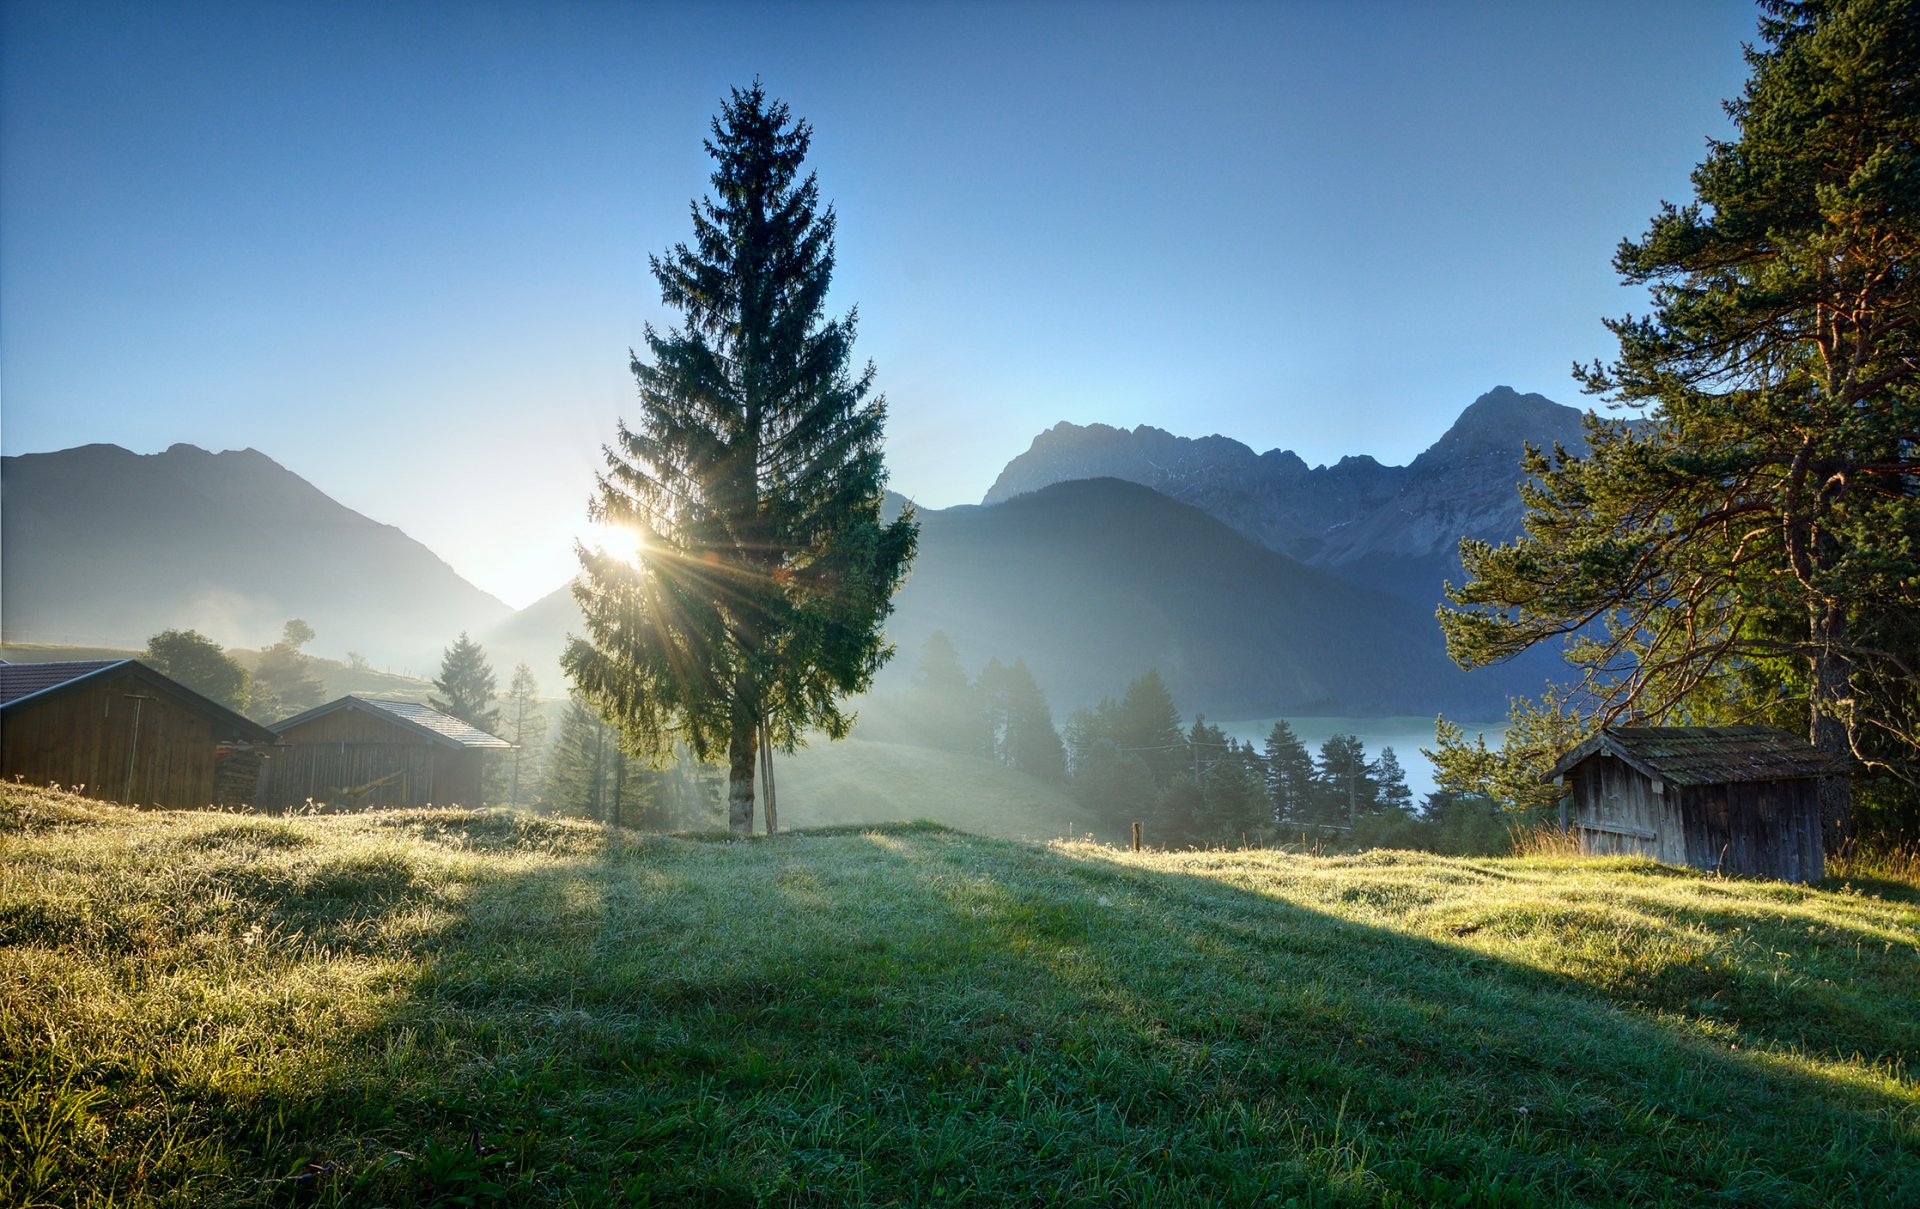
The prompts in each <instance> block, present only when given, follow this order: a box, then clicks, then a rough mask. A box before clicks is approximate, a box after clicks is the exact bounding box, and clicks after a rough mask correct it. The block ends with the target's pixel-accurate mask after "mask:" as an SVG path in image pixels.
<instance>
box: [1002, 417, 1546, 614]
mask: <svg viewBox="0 0 1920 1209" xmlns="http://www.w3.org/2000/svg"><path fill="white" fill-rule="evenodd" d="M1580 416H1581V413H1580V412H1579V411H1578V410H1576V409H1575V408H1571V407H1563V406H1561V405H1560V404H1558V403H1555V402H1553V401H1552V400H1550V399H1547V398H1545V397H1543V396H1541V395H1536V394H1526V395H1523V394H1520V393H1518V392H1516V391H1514V390H1513V389H1511V388H1510V387H1505V386H1498V387H1495V388H1494V389H1493V390H1490V391H1488V392H1487V393H1486V394H1484V395H1482V396H1480V398H1479V399H1477V400H1475V401H1474V402H1473V403H1472V404H1471V405H1470V406H1469V407H1467V409H1466V410H1465V411H1463V412H1462V413H1461V414H1460V417H1459V419H1457V420H1456V421H1454V423H1453V426H1452V427H1451V428H1449V429H1448V430H1447V432H1446V433H1445V434H1444V435H1443V436H1441V438H1440V439H1439V440H1438V441H1436V442H1434V443H1433V445H1432V446H1431V447H1429V448H1428V449H1427V450H1426V451H1425V452H1424V453H1422V454H1421V455H1420V456H1419V457H1417V458H1415V459H1414V460H1413V461H1412V462H1411V463H1410V464H1408V465H1406V466H1383V465H1381V464H1380V463H1379V462H1376V461H1374V460H1373V459H1372V458H1369V457H1348V458H1342V459H1341V460H1340V461H1339V462H1338V463H1336V464H1334V465H1332V466H1316V467H1311V468H1310V467H1308V466H1307V464H1306V463H1305V462H1304V461H1302V460H1301V459H1300V457H1299V456H1298V455H1296V454H1294V453H1292V452H1290V451H1287V450H1281V449H1273V450H1268V451H1267V452H1266V453H1262V454H1256V453H1254V452H1253V450H1251V449H1249V448H1248V447H1247V446H1245V445H1243V444H1241V443H1240V442H1238V441H1234V440H1230V439H1228V438H1226V437H1222V436H1209V437H1199V438H1187V437H1176V436H1173V435H1172V434H1170V433H1167V432H1165V431H1163V430H1161V429H1158V428H1149V427H1145V426H1142V427H1140V428H1135V429H1133V430H1132V431H1127V430H1125V429H1119V428H1111V427H1108V426H1106V425H1104V424H1093V425H1088V426H1086V427H1081V426H1079V425H1074V424H1058V425H1055V426H1054V427H1053V428H1050V429H1048V430H1047V431H1046V432H1043V433H1041V434H1040V435H1039V436H1038V437H1036V438H1034V442H1033V445H1032V447H1031V448H1029V449H1028V450H1027V451H1026V452H1025V453H1023V454H1021V455H1020V456H1019V457H1017V458H1015V459H1014V460H1013V461H1012V462H1010V463H1008V464H1007V467H1006V469H1005V470H1003V471H1002V472H1001V474H1000V477H999V479H998V480H997V481H995V483H994V484H993V486H992V488H990V489H989V490H988V492H987V494H986V497H985V500H984V502H985V503H988V504H995V503H1002V502H1005V501H1007V500H1010V499H1012V498H1014V497H1015V496H1017V495H1020V494H1022V493H1024V492H1029V491H1034V490H1037V489H1039V488H1041V487H1045V486H1047V485H1049V484H1052V483H1059V482H1066V481H1070V480H1073V479H1085V478H1093V477H1099V476H1107V477H1113V478H1121V479H1126V480H1128V481H1130V482H1135V483H1140V484H1143V485H1145V486H1148V487H1152V488H1153V489H1155V490H1156V491H1159V492H1161V493H1163V494H1165V495H1169V496H1171V497H1173V498H1174V499H1177V500H1180V501H1181V502H1183V503H1188V504H1192V505H1193V506H1194V507H1196V508H1199V509H1201V510H1202V511H1204V512H1206V513H1208V514H1209V515H1211V516H1213V517H1215V518H1217V519H1219V520H1221V521H1223V522H1225V523H1226V524H1228V525H1230V526H1232V527H1233V528H1235V529H1237V530H1239V531H1240V532H1241V533H1243V534H1245V535H1247V536H1248V537H1250V538H1252V539H1254V540H1255V541H1257V542H1259V543H1260V544H1262V545H1264V546H1267V547H1268V548H1270V549H1273V550H1277V551H1279V552H1281V553H1283V554H1287V555H1289V556H1291V557H1293V558H1297V559H1300V560H1301V561H1303V562H1307V563H1310V564H1312V565H1314V566H1317V567H1322V568H1324V569H1326V570H1329V571H1332V572H1333V573H1335V574H1336V575H1339V576H1340V577H1341V578H1343V579H1347V580H1350V581H1352V582H1355V583H1359V584H1364V585H1366V586H1369V587H1377V588H1381V589H1384V590H1386V591H1390V592H1393V593H1395V594H1396V595H1399V596H1401V597H1403V598H1405V599H1407V600H1409V601H1412V602H1414V603H1416V604H1420V605H1424V606H1426V607H1428V608H1431V607H1432V606H1433V605H1435V604H1437V603H1438V602H1439V600H1440V585H1441V583H1442V581H1443V580H1446V579H1454V580H1456V581H1457V580H1458V579H1459V578H1460V563H1459V558H1458V546H1459V542H1460V539H1461V538H1462V537H1474V538H1480V539H1483V540H1486V541H1494V542H1499V541H1505V540H1509V539H1511V538H1513V537H1514V536H1515V535H1516V534H1518V533H1519V531H1520V518H1521V515H1522V508H1521V505H1520V497H1519V495H1518V493H1517V492H1516V491H1515V490H1514V486H1515V484H1516V483H1517V481H1518V479H1519V469H1518V462H1519V458H1520V452H1521V447H1522V445H1524V444H1525V443H1527V442H1529V441H1531V442H1532V443H1534V444H1535V445H1539V446H1542V447H1548V446H1551V445H1552V444H1553V443H1554V442H1555V441H1558V442H1560V443H1562V444H1565V445H1567V446H1568V447H1570V448H1578V447H1579V446H1580V445H1581V443H1582V441H1583V434H1582V430H1581V426H1580Z"/></svg>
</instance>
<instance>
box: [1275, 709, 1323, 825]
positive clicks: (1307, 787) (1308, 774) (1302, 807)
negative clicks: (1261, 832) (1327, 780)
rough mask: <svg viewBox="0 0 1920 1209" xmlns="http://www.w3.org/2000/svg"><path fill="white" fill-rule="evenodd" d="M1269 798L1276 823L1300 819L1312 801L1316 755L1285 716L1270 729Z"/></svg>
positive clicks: (1301, 819)
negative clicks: (1311, 753)
mask: <svg viewBox="0 0 1920 1209" xmlns="http://www.w3.org/2000/svg"><path fill="white" fill-rule="evenodd" d="M1266 756H1267V760H1266V763H1267V800H1268V801H1269V802H1271V803H1272V805H1273V821H1274V822H1275V823H1301V822H1305V821H1306V819H1307V812H1308V810H1309V808H1310V804H1311V802H1312V801H1313V757H1312V756H1310V755H1308V754H1307V745H1306V744H1305V743H1302V742H1301V741H1300V736H1299V735H1296V734H1294V733H1293V727H1292V726H1290V725H1288V724H1287V721H1286V719H1284V718H1282V719H1281V720H1280V721H1278V722H1275V723H1274V724H1273V729H1272V730H1271V731H1269V732H1268V733H1267V750H1266Z"/></svg>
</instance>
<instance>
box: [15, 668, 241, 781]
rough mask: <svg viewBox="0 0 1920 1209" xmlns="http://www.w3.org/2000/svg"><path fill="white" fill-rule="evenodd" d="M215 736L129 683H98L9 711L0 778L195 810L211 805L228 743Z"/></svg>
mask: <svg viewBox="0 0 1920 1209" xmlns="http://www.w3.org/2000/svg"><path fill="white" fill-rule="evenodd" d="M217 729H218V728H217V727H216V725H215V723H214V721H213V719H211V718H209V717H208V716H207V715H206V714H203V713H201V712H199V711H197V710H194V709H191V708H189V707H187V706H185V705H183V704H181V703H179V702H177V701H175V700H173V699H172V698H170V697H166V696H162V695H161V694H159V693H156V692H155V691H154V689H153V687H152V686H151V685H148V684H146V683H144V682H142V681H141V680H140V679H139V678H137V677H135V676H131V675H120V676H109V677H104V678H98V679H95V680H93V681H89V682H88V683H86V684H82V685H77V686H75V687H73V688H71V689H68V690H66V691H64V692H60V693H55V694H50V695H49V696H48V697H47V698H46V699H45V700H44V701H28V702H24V703H22V704H20V705H17V706H15V707H14V708H12V709H10V710H8V711H7V715H6V720H5V722H4V723H0V775H4V776H6V777H7V778H8V779H9V780H11V779H14V778H16V777H17V778H19V779H21V780H23V781H25V782H26V783H27V784H29V785H48V784H54V785H60V786H63V787H65V788H68V789H75V790H78V791H80V792H84V793H86V794H87V795H88V796H89V797H96V798H102V799H105V800H106V801H110V802H124V803H126V804H129V805H140V806H161V807H166V808H169V809H195V808H198V807H202V806H207V805H210V804H211V803H213V802H214V801H215V800H216V795H215V793H214V772H215V756H214V748H215V746H216V744H217V743H218V742H219V741H221V740H223V739H226V738H229V737H230V736H227V735H222V734H217V733H216V730H217ZM82 786H84V787H85V788H84V789H81V788H80V787H82Z"/></svg>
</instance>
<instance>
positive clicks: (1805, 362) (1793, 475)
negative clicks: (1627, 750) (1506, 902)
mask: <svg viewBox="0 0 1920 1209" xmlns="http://www.w3.org/2000/svg"><path fill="white" fill-rule="evenodd" d="M1760 7H1761V10H1762V14H1763V15H1762V18H1761V21H1760V35H1761V37H1760V41H1759V43H1757V44H1756V45H1755V46H1754V47H1752V48H1750V49H1749V50H1748V54H1747V58H1748V63H1749V65H1750V68H1751V75H1750V77H1749V79H1748V81H1747V85H1746V88H1745V89H1744V91H1743V92H1742V94H1741V95H1740V96H1739V97H1738V98H1736V99H1735V100H1733V101H1730V102H1729V103H1728V104H1727V111H1728V113H1729V114H1730V116H1731V117H1732V118H1733V120H1734V123H1735V125H1736V127H1737V130H1738V136H1737V137H1736V138H1734V139H1733V140H1731V141H1727V142H1717V141H1716V142H1714V143H1712V144H1711V145H1710V150H1709V153H1708V155H1707V158H1706V159H1705V161H1704V162H1702V163H1701V164H1700V165H1699V167H1698V168H1696V169H1695V171H1694V173H1693V185H1694V192H1695V195H1696V200H1694V201H1693V202H1691V203H1689V204H1686V205H1684V206H1672V205H1665V206H1662V208H1661V209H1660V211H1659V213H1658V214H1656V215H1655V217H1654V219H1653V221H1652V223H1651V225H1650V226H1649V227H1648V229H1647V231H1646V233H1645V234H1644V235H1643V236H1641V237H1640V238H1639V239H1630V240H1627V241H1624V242H1623V243H1622V244H1621V245H1620V250H1619V253H1618V255H1617V256H1616V258H1615V265H1616V267H1617V268H1618V270H1619V272H1620V274H1621V276H1622V277H1623V278H1624V279H1625V281H1626V282H1628V283H1629V284H1634V285H1644V286H1646V287H1647V288H1648V289H1649V291H1650V293H1651V297H1652V305H1653V309H1652V311H1651V313H1650V314H1648V315H1645V316H1640V317H1634V316H1629V317H1627V318H1624V319H1620V320H1616V321H1613V322H1610V323H1609V324H1608V325H1607V326H1608V327H1609V329H1610V330H1611V331H1612V333H1613V335H1614V336H1615V337H1616V338H1617V340H1618V342H1619V354H1618V356H1617V357H1616V358H1615V359H1614V360H1613V361H1612V362H1611V363H1610V364H1606V365H1602V364H1600V363H1599V362H1595V363H1594V364H1593V365H1592V366H1590V367H1588V368H1585V369H1580V368H1579V367H1576V373H1578V374H1579V375H1580V376H1581V377H1582V378H1583V379H1584V381H1585V384H1586V386H1587V388H1588V389H1589V390H1591V391H1594V392H1596V393H1600V394H1603V395H1606V396H1608V397H1609V398H1611V399H1612V400H1614V401H1615V402H1616V403H1618V404H1620V405H1624V406H1627V407H1630V408H1635V409H1639V410H1640V411H1641V412H1642V416H1641V417H1640V422H1639V423H1637V424H1636V423H1629V422H1628V420H1626V419H1604V420H1603V419H1591V420H1590V421H1589V425H1588V436H1587V447H1586V449H1585V450H1584V451H1575V452H1573V453H1570V452H1568V451H1565V450H1555V451H1553V452H1552V453H1551V454H1548V453H1543V452H1539V451H1529V453H1528V455H1527V457H1526V459H1525V461H1524V463H1523V469H1524V470H1525V472H1526V474H1527V475H1528V476H1529V477H1530V480H1531V481H1530V482H1529V483H1528V484H1525V485H1524V486H1523V496H1524V498H1525V500H1526V503H1527V507H1528V515H1527V518H1526V532H1525V535H1524V536H1523V537H1521V538H1520V539H1519V540H1518V541H1517V542H1515V543H1513V544H1511V545H1507V546H1501V547H1498V548H1495V547H1490V546H1487V545H1484V544H1481V543H1475V542H1468V543H1465V544H1464V545H1463V546H1462V560H1463V562H1464V564H1465V568H1466V571H1467V575H1468V579H1469V582H1467V583H1466V585H1465V586H1464V587H1461V588H1457V589H1451V590H1450V596H1451V599H1452V601H1453V604H1454V606H1455V607H1454V608H1452V609H1450V610H1443V612H1442V617H1441V620H1442V624H1443V627H1444V628H1445V631H1446V636H1447V644H1448V648H1449V650H1450V652H1451V653H1452V654H1453V656H1454V658H1455V659H1456V660H1458V661H1459V662H1460V663H1462V664H1463V665H1465V666H1470V667H1471V666H1477V665H1481V664H1485V663H1490V662H1494V661H1497V660H1500V659H1504V658H1507V657H1509V656H1511V655H1513V654H1514V653H1516V652H1518V651H1520V650H1523V649H1525V648H1527V647H1530V646H1533V645H1535V644H1537V643H1540V642H1544V641H1549V640H1557V639H1560V638H1563V637H1564V638H1569V639H1570V642H1569V657H1570V659H1571V661H1572V662H1573V663H1574V665H1575V666H1576V667H1577V668H1578V669H1579V670H1580V672H1581V682H1580V684H1579V685H1578V686H1577V689H1578V691H1577V692H1576V693H1575V694H1574V695H1572V696H1570V697H1568V698H1565V699H1562V700H1559V701H1555V702H1550V703H1548V705H1547V707H1546V708H1545V709H1544V710H1543V711H1539V712H1537V713H1535V714H1531V715H1529V721H1530V723H1531V725H1529V726H1528V727H1526V728H1524V729H1522V730H1520V731H1519V732H1518V735H1517V736H1515V737H1512V738H1510V741H1509V743H1508V744H1507V747H1506V749H1505V751H1504V753H1503V755H1502V762H1504V763H1506V764H1520V765H1523V766H1524V767H1523V768H1521V769H1519V770H1517V771H1516V770H1500V771H1498V773H1497V774H1489V775H1488V778H1487V779H1488V783H1491V782H1492V781H1493V780H1498V779H1504V780H1505V781H1507V782H1508V783H1511V784H1520V783H1522V782H1524V781H1525V780H1526V779H1527V778H1528V777H1529V776H1537V774H1538V772H1539V771H1540V768H1541V767H1542V766H1543V765H1544V764H1545V763H1547V762H1549V761H1550V760H1551V759H1552V758H1553V756H1554V755H1555V754H1557V753H1555V752H1553V751H1550V750H1542V749H1541V745H1540V744H1537V743H1530V742H1529V741H1528V740H1529V739H1530V738H1532V737H1537V736H1542V735H1548V734H1553V733H1555V732H1556V730H1558V731H1561V732H1564V731H1567V730H1572V731H1575V732H1580V731H1590V730H1591V729H1593V728H1594V727H1596V726H1599V725H1602V724H1605V723H1608V722H1611V721H1615V720H1620V719H1628V720H1634V721H1638V722H1642V723H1660V722H1666V721H1682V722H1684V721H1707V722H1711V721H1722V720H1725V721H1750V720H1769V721H1776V722H1785V723H1788V724H1794V725H1797V728H1798V729H1799V730H1800V731H1801V732H1802V733H1804V734H1806V735H1807V736H1808V737H1809V738H1810V739H1811V740H1812V742H1813V743H1814V744H1815V745H1816V746H1817V747H1819V748H1820V749H1821V750H1822V751H1823V752H1825V753H1827V754H1828V755H1829V756H1831V757H1833V758H1834V759H1835V760H1836V761H1838V762H1840V763H1842V764H1843V765H1844V764H1852V765H1854V766H1855V767H1865V768H1867V769H1869V770H1874V771H1876V772H1878V773H1880V774H1882V775H1884V776H1887V777H1894V778H1901V779H1904V782H1905V784H1906V785H1907V787H1908V789H1907V790H1906V793H1905V796H1906V798H1907V800H1908V802H1909V803H1911V802H1912V800H1913V798H1914V796H1915V795H1914V792H1913V788H1912V787H1913V786H1915V785H1916V784H1920V621H1917V620H1916V618H1920V271H1916V265H1920V87H1916V85H1915V80H1916V77H1920V0H1808V2H1805V3H1798V2H1791V0H1762V3H1761V6H1760ZM1576 453H1577V454H1578V455H1579V456H1576ZM1523 712H1525V711H1523ZM1556 715H1558V716H1559V717H1560V718H1571V719H1573V722H1572V724H1571V725H1568V724H1567V723H1566V722H1564V721H1560V720H1557V719H1556V717H1555V716H1556ZM1440 747H1441V752H1440V754H1441V756H1442V757H1443V760H1442V765H1441V767H1442V772H1443V774H1445V773H1447V772H1448V769H1449V766H1451V767H1453V768H1454V769H1456V770H1458V771H1459V772H1460V775H1459V776H1458V777H1454V778H1453V780H1454V781H1455V784H1453V785H1450V786H1449V787H1450V788H1456V789H1466V788H1475V787H1476V786H1474V785H1471V784H1469V783H1467V778H1468V777H1469V776H1471V775H1474V773H1473V771H1472V770H1473V768H1474V766H1475V765H1476V763H1477V764H1478V765H1480V766H1483V768H1482V771H1484V766H1486V765H1487V763H1488V762H1487V760H1486V759H1485V756H1484V753H1480V752H1476V751H1474V750H1473V749H1471V748H1468V747H1465V746H1462V745H1460V744H1459V742H1458V740H1457V737H1456V740H1455V742H1454V743H1452V744H1449V743H1448V742H1447V741H1446V739H1445V738H1444V737H1443V740H1442V742H1441V744H1440ZM1443 779H1444V778H1443ZM1822 803H1823V810H1824V813H1825V815H1826V821H1827V824H1828V832H1829V840H1830V842H1831V841H1833V840H1837V839H1839V838H1840V837H1841V836H1842V835H1843V834H1844V833H1845V831H1846V830H1847V826H1848V810H1847V806H1846V794H1845V783H1844V781H1842V780H1840V779H1839V778H1830V779H1829V782H1828V784H1827V786H1826V787H1825V788H1823V792H1822ZM1916 813H1920V811H1916Z"/></svg>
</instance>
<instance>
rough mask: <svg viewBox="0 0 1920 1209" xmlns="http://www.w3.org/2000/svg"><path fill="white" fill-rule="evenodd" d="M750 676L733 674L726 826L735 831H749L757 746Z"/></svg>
mask: <svg viewBox="0 0 1920 1209" xmlns="http://www.w3.org/2000/svg"><path fill="white" fill-rule="evenodd" d="M755 695H756V694H755V692H754V684H753V677H751V676H748V675H747V674H746V673H744V672H743V673H741V674H740V675H737V676H735V677H734V678H733V733H732V734H731V735H729V736H728V737H727V826H728V828H729V829H730V830H731V831H732V832H733V834H735V835H752V834H753V763H754V756H755V755H756V754H757V749H758V748H759V746H760V728H759V726H758V725H757V723H758V721H759V718H758V711H757V710H755V709H754V708H753V698H754V697H755Z"/></svg>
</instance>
